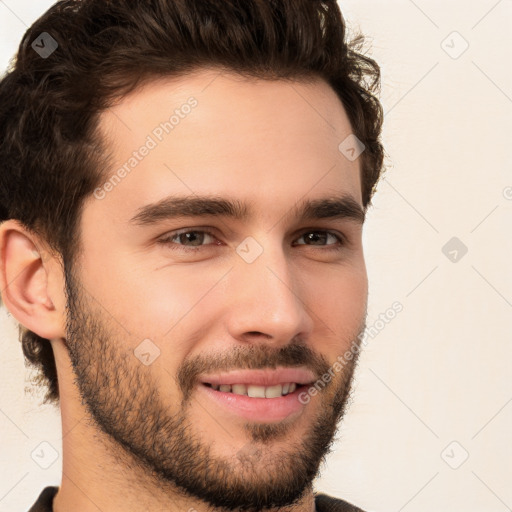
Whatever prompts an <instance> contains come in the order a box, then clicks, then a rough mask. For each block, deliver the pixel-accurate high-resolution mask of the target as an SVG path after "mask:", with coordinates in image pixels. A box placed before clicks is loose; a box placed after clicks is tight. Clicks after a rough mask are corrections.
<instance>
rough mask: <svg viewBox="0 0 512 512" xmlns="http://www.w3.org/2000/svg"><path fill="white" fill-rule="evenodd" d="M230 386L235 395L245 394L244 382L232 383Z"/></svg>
mask: <svg viewBox="0 0 512 512" xmlns="http://www.w3.org/2000/svg"><path fill="white" fill-rule="evenodd" d="M232 388H233V393H235V395H247V386H246V385H245V384H233V386H232Z"/></svg>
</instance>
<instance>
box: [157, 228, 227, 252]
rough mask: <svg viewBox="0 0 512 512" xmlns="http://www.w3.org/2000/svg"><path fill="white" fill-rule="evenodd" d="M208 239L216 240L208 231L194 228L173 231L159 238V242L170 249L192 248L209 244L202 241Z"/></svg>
mask: <svg viewBox="0 0 512 512" xmlns="http://www.w3.org/2000/svg"><path fill="white" fill-rule="evenodd" d="M208 239H213V240H217V239H216V238H215V236H214V235H213V233H211V232H210V231H205V230H200V229H194V230H182V231H175V232H174V233H170V234H169V235H167V236H165V237H164V238H161V239H160V240H159V243H161V244H165V245H167V246H169V247H170V248H171V249H182V248H185V249H192V250H194V249H195V248H197V247H201V246H202V245H211V242H210V243H206V244H204V243H203V242H204V241H205V240H206V241H207V242H208ZM216 245H219V244H216Z"/></svg>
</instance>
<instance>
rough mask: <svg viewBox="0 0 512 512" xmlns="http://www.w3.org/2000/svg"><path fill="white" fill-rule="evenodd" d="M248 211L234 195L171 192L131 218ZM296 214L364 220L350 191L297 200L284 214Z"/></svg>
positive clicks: (143, 221) (142, 221) (144, 221)
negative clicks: (187, 194)
mask: <svg viewBox="0 0 512 512" xmlns="http://www.w3.org/2000/svg"><path fill="white" fill-rule="evenodd" d="M250 215H251V209H250V208H249V206H248V205H247V204H246V203H244V202H242V201H239V200H236V199H228V198H223V197H218V196H197V195H196V196H187V197H176V196H170V197H166V198H164V199H162V200H161V201H158V202H156V203H152V204H148V205H145V206H142V207H141V208H139V209H138V210H137V213H136V214H135V216H134V217H132V219H131V220H130V222H131V223H134V224H137V225H141V226H147V225H151V224H156V223H158V222H161V221H163V220H169V219H173V218H180V217H210V216H215V217H223V218H232V219H235V220H240V221H244V220H247V219H248V218H249V217H250ZM291 215H295V217H296V218H298V219H299V220H300V221H306V220H308V221H310V220H317V219H348V220H353V221H356V222H358V223H360V224H363V223H364V220H365V210H364V209H363V207H362V206H361V205H360V204H359V203H358V202H357V201H356V200H355V199H354V198H353V197H352V196H350V195H342V196H331V197H326V198H321V199H306V200H303V201H300V202H299V203H298V204H296V205H295V206H294V207H293V208H292V210H291V212H289V213H288V214H286V217H289V216H291Z"/></svg>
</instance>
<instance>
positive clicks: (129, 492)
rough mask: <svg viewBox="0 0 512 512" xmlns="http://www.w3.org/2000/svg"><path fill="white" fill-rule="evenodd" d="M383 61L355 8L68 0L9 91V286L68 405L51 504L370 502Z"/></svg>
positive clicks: (35, 350) (248, 506)
mask: <svg viewBox="0 0 512 512" xmlns="http://www.w3.org/2000/svg"><path fill="white" fill-rule="evenodd" d="M378 83H379V68H378V66H377V64H376V63H375V62H374V61H372V60H371V59H369V58H367V57H364V56H363V55H361V54H360V53H358V51H357V47H356V46H351V45H349V44H348V43H347V42H346V40H345V26H344V22H343V18H342V17H341V13H340V12H339V8H338V6H337V4H336V2H335V1H334V0H330V1H323V2H317V1H311V0H301V1H298V0H232V1H229V2H216V1H212V0H209V1H207V0H200V1H191V0H188V1H186V2H185V1H181V0H150V1H147V0H146V1H142V0H132V1H129V2H127V1H125V2H123V1H121V0H111V1H108V2H105V1H104V0H83V1H74V0H65V1H62V2H59V3H57V4H56V5H55V6H54V7H53V8H51V9H50V10H49V11H48V12H47V13H46V14H45V15H44V16H42V17H41V18H40V19H39V20H38V21H37V22H36V23H35V24H34V25H33V26H32V27H31V28H30V29H29V30H28V32H27V33H26V35H25V36H24V38H23V41H22V43H21V45H20V49H19V53H18V56H17V60H16V63H15V65H14V67H13V69H11V70H10V72H9V73H8V74H7V75H6V76H5V77H4V79H3V80H2V82H1V83H0V141H1V143H0V156H1V161H2V171H1V178H0V179H1V182H0V190H1V197H0V201H1V207H2V208H1V210H2V220H3V221H4V222H3V223H2V224H1V226H0V243H1V280H2V282H1V287H2V290H3V293H2V298H3V301H4V304H5V306H6V307H7V308H8V310H9V311H10V312H11V313H12V315H13V316H14V317H15V318H16V319H17V320H18V321H19V323H20V325H21V326H22V331H21V332H22V346H23V351H24V354H25V356H26V358H27V360H28V361H30V362H31V363H32V364H33V365H35V366H36V367H37V368H39V369H40V372H41V374H40V375H41V377H40V379H41V382H44V384H45V385H47V386H48V393H47V399H48V400H49V401H53V402H55V403H59V404H60V409H61V415H62V430H63V447H62V450H63V451H62V454H63V475H62V483H61V485H60V487H59V488H56V487H48V488H46V489H44V490H43V492H42V493H41V495H40V497H39V499H38V501H37V503H36V504H34V506H33V507H32V508H31V510H32V511H50V510H53V511H55V512H65V511H71V510H73V511H75V510H76V511H80V512H88V511H97V510H101V511H104V512H106V511H108V512H117V511H121V510H123V511H142V510H144V511H164V510H165V511H193V510H194V511H198V512H202V511H206V510H248V511H256V510H278V509H280V510H281V509H282V510H286V511H290V512H306V511H307V512H311V511H314V510H317V511H318V512H321V511H328V510H343V511H345V510H350V511H357V510H360V509H358V508H357V507H355V506H352V505H350V504H348V503H346V502H345V501H342V500H340V499H337V498H332V497H329V496H326V495H323V494H319V493H316V492H314V490H313V485H312V482H313V480H314V478H315V476H316V475H317V473H318V470H319V467H320V464H321V462H322V461H323V459H324V457H325V455H326V454H327V453H328V451H329V448H330V446H331V443H332V440H333V438H334V435H335V432H336V428H337V425H338V423H339V421H340V419H341V417H342V416H343V412H344V410H345V404H346V402H347V399H348V395H349V390H350V383H351V379H352V375H353V372H354V368H355V364H356V360H357V355H358V353H359V348H360V341H361V336H362V333H363V331H364V325H365V317H366V304H367V276H366V268H365V263H364V257H363V249H362V242H361V235H362V226H363V221H364V216H365V211H366V209H367V207H368V206H369V204H370V199H371V196H372V192H373V190H374V187H375V183H376V182H377V180H378V177H379V174H380V172H381V168H382V160H383V149H382V146H381V144H380V131H381V124H382V110H381V106H380V103H379V102H378V100H377V99H376V98H375V97H374V95H373V93H374V92H376V90H377V88H378Z"/></svg>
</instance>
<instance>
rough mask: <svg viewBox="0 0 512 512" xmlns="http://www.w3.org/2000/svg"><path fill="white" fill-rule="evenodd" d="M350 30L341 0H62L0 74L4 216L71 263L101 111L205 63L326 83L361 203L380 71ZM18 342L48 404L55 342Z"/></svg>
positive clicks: (377, 160) (53, 394)
mask: <svg viewBox="0 0 512 512" xmlns="http://www.w3.org/2000/svg"><path fill="white" fill-rule="evenodd" d="M346 32H347V30H346V25H345V21H344V19H343V16H342V14H341V12H340V9H339V6H338V4H337V2H336V0H222V1H220V0H62V1H59V2H57V3H56V4H55V5H54V6H52V7H51V8H50V9H49V10H48V11H47V12H46V13H45V14H44V15H43V16H41V17H40V18H39V19H38V20H37V21H36V22H35V23H34V24H33V25H32V26H31V27H30V28H29V29H28V30H27V32H26V33H25V35H24V36H23V39H22V41H21V43H20V46H19V48H18V52H17V55H16V59H15V60H14V61H13V64H12V65H11V67H10V69H9V70H8V71H7V73H6V74H5V75H4V76H3V77H2V80H1V81H0V161H1V162H2V168H1V171H0V221H4V220H7V219H16V220H18V221H20V222H21V223H22V224H23V225H24V226H25V227H26V228H27V229H29V230H30V231H32V232H34V233H37V234H38V235H40V236H42V237H43V238H44V239H45V240H46V241H47V243H48V245H49V247H50V248H51V249H52V250H55V251H56V252H57V253H58V254H60V255H61V256H62V259H63V261H72V258H73V257H74V256H75V255H76V254H77V250H78V248H79V238H80V237H79V233H78V226H79V219H80V214H81V208H82V206H83V203H84V200H85V199H86V198H87V197H88V196H90V195H91V194H92V192H93V190H94V189H95V187H97V185H98V184H100V183H101V181H102V171H101V169H103V168H104V164H105V161H106V160H105V158H106V153H107V151H106V149H107V148H105V147H104V142H103V141H102V140H101V138H100V136H99V133H98V120H99V115H100V114H101V113H102V112H103V111H105V110H106V109H107V108H108V107H109V106H111V105H112V104H113V102H114V101H116V100H119V99H121V98H123V97H124V96H126V95H127V94H128V93H130V92H131V91H133V90H135V89H136V88H137V87H139V86H140V85H141V84H142V83H143V82H145V81H148V80H151V79H155V78H159V77H167V76H186V75H187V73H191V72H193V71H194V70H197V69H200V68H202V67H212V66H218V67H219V68H220V69H226V70H228V71H234V72H236V73H239V74H240V75H244V76H248V77H254V78H261V79H270V80H275V79H299V80H300V79H303V80H307V79H308V78H315V77H320V78H323V79H324V80H325V81H327V83H328V84H329V85H330V86H331V87H332V88H333V90H334V91H335V92H336V94H337V96H338V97H339V99H340V100H341V102H342V104H343V106H344V108H345V110H346V112H347V115H348V118H349V120H350V123H351V128H352V130H353V132H354V134H355V135H356V136H357V137H358V138H359V139H360V140H361V141H362V142H363V144H364V145H365V151H364V152H363V154H362V155H361V157H360V162H361V182H362V198H363V206H364V207H365V208H366V207H367V206H368V205H369V204H370V201H371V198H372V194H373V192H374V189H375V185H376V183H377V181H378V179H379V176H380V175H381V173H382V168H383V158H384V151H383V147H382V144H381V142H380V136H381V129H382V122H383V112H382V106H381V104H380V102H379V100H378V99H377V94H378V93H379V89H380V68H379V66H378V65H377V63H376V62H375V61H374V60H373V59H371V58H370V57H368V56H367V55H365V53H364V51H363V45H364V38H363V36H357V37H356V38H355V39H353V40H352V41H348V38H347V34H346ZM45 43H46V44H47V45H48V46H46V50H48V51H47V53H46V54H42V53H41V52H38V51H37V49H39V48H42V47H45ZM49 50H52V51H51V52H50V51H49ZM20 340H21V343H22V347H23V353H24V356H25V359H26V362H27V364H29V365H32V366H33V367H35V368H36V370H38V372H37V375H38V377H37V378H36V380H38V381H39V383H40V384H42V385H45V386H46V387H47V390H46V395H45V401H46V402H58V401H59V393H58V385H57V371H56V365H55V360H54V356H53V352H52V348H51V344H50V343H49V342H48V340H46V339H44V338H41V337H39V336H38V335H36V334H35V333H33V332H31V331H29V330H28V329H26V328H24V327H23V326H21V327H20Z"/></svg>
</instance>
